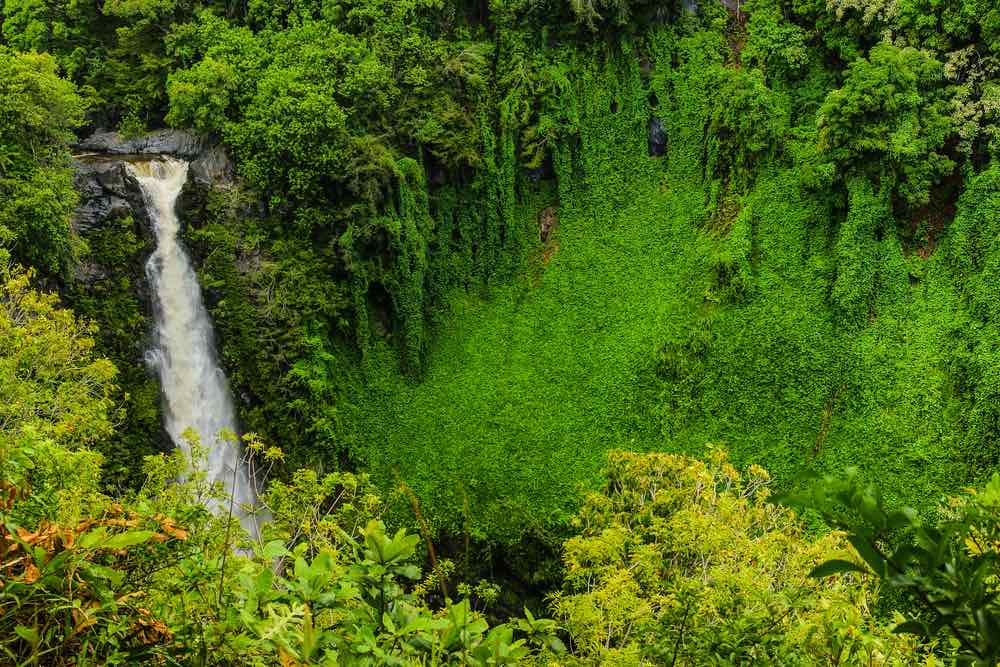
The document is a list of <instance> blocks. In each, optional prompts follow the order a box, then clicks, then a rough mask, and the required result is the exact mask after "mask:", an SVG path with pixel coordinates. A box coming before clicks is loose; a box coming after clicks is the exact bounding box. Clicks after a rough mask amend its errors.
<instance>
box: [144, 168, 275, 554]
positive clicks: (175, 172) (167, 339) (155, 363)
mask: <svg viewBox="0 0 1000 667" xmlns="http://www.w3.org/2000/svg"><path fill="white" fill-rule="evenodd" d="M128 169H129V172H130V173H131V174H132V176H133V177H134V178H135V180H136V181H137V182H138V183H139V186H140V187H141V188H142V194H143V197H144V198H145V200H146V208H147V210H148V211H149V216H150V219H151V221H152V223H153V228H154V232H155V234H156V250H155V251H154V252H153V254H152V255H151V256H150V258H149V261H148V262H147V263H146V276H147V277H148V278H149V282H150V285H151V286H152V288H153V293H154V295H155V298H154V302H155V305H154V318H155V324H156V328H155V332H154V341H153V348H152V349H151V350H150V351H149V352H148V353H147V361H148V362H149V364H150V366H151V367H152V368H153V369H154V370H155V371H156V373H157V374H158V375H159V377H160V386H161V387H162V391H163V397H164V403H165V405H164V425H165V427H166V430H167V432H168V433H169V434H170V438H171V440H173V443H174V445H175V446H177V447H180V448H181V449H182V450H184V451H185V452H186V453H190V446H189V444H188V441H187V439H185V438H184V437H183V433H184V432H185V431H186V430H187V429H189V428H190V429H194V431H195V432H197V434H198V435H199V436H200V438H201V442H202V444H203V445H204V446H205V448H206V449H207V457H206V458H205V459H204V460H203V461H195V462H194V465H196V466H200V467H203V468H204V470H205V472H206V473H207V475H208V479H209V480H210V481H213V482H221V483H222V484H223V485H224V487H225V489H226V491H227V493H228V494H229V496H230V499H229V501H228V502H226V503H224V504H223V505H222V506H221V507H219V506H213V507H211V509H212V510H213V511H216V512H220V513H228V512H229V511H232V512H233V515H234V516H238V517H239V519H240V523H242V525H243V527H244V528H246V529H247V531H249V532H250V534H251V535H254V536H256V534H257V521H256V519H255V518H254V517H253V516H250V515H249V514H248V513H247V512H245V511H244V510H243V509H242V508H243V507H245V506H254V505H256V495H255V491H254V487H253V486H252V485H251V484H250V475H249V471H248V470H247V467H246V464H245V463H244V461H243V459H242V457H241V447H240V444H239V443H238V442H237V443H233V442H229V441H228V440H226V439H223V438H220V437H219V434H220V433H221V432H222V431H223V430H228V431H231V432H233V433H237V432H238V431H237V424H236V413H235V410H234V408H233V399H232V395H231V394H230V392H229V383H228V382H227V381H226V375H225V373H224V372H223V371H222V369H221V368H219V365H218V363H217V361H216V355H215V342H214V335H213V332H212V322H211V320H210V319H209V317H208V312H207V311H206V310H205V304H204V303H203V302H202V298H201V288H200V286H199V285H198V278H197V276H196V275H195V272H194V269H193V268H192V266H191V261H190V259H189V258H188V256H187V253H186V252H185V251H184V248H183V246H182V245H181V244H180V242H179V240H178V238H177V235H178V232H179V231H180V223H179V221H178V219H177V213H176V210H175V204H176V202H177V197H178V196H179V195H180V193H181V189H182V188H183V187H184V183H185V181H186V180H187V171H188V163H187V162H184V161H181V160H175V159H172V158H159V159H155V160H148V161H145V162H133V163H130V164H129V165H128Z"/></svg>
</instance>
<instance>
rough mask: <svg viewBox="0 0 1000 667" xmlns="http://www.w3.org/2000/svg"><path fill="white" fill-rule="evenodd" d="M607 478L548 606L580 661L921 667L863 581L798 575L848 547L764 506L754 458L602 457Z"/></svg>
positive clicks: (715, 453) (569, 547)
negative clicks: (876, 609) (878, 614)
mask: <svg viewBox="0 0 1000 667" xmlns="http://www.w3.org/2000/svg"><path fill="white" fill-rule="evenodd" d="M605 474H606V475H607V486H606V487H605V489H604V490H603V492H600V493H598V492H592V493H590V494H588V495H587V496H586V498H585V499H584V501H583V506H582V508H581V510H580V512H579V514H578V515H577V516H576V518H575V519H574V521H573V523H574V526H575V527H576V528H577V529H579V530H580V534H579V535H578V536H577V537H574V538H571V539H570V540H568V541H567V542H566V543H565V545H564V548H563V561H564V563H565V567H566V577H565V583H564V588H563V591H561V592H559V593H556V594H554V595H553V596H552V597H551V600H550V602H551V605H552V609H553V612H554V615H555V617H556V619H557V620H558V621H559V622H560V623H561V624H562V625H563V626H564V627H565V628H566V630H567V632H568V633H569V635H570V637H571V640H572V641H571V644H570V648H571V650H572V652H573V654H574V655H575V656H576V657H577V658H578V659H579V660H580V661H581V662H585V663H589V662H600V663H601V664H609V665H612V664H613V665H636V664H639V663H640V662H644V663H648V664H677V665H706V664H762V665H763V664H781V665H791V664H795V665H831V664H842V665H848V664H850V665H855V664H856V665H904V664H914V665H915V664H922V663H921V662H920V658H919V655H918V653H917V651H916V650H915V644H914V642H913V641H912V640H910V639H905V638H902V637H900V636H898V635H893V634H892V633H891V632H890V631H889V629H888V628H886V627H884V626H883V625H882V624H881V621H880V620H878V619H876V618H875V617H874V616H873V614H872V611H871V604H872V602H873V600H874V599H875V592H874V591H873V590H872V589H871V588H870V587H869V586H868V585H866V584H865V583H862V582H860V581H859V579H858V578H856V577H855V576H831V577H826V578H823V579H813V578H810V577H809V573H810V571H811V570H812V569H813V568H814V567H815V566H816V565H818V564H819V563H820V562H822V561H824V560H826V559H828V558H832V557H835V558H852V556H851V551H850V548H849V546H848V545H847V543H846V541H845V540H844V539H843V538H842V536H840V535H839V534H836V533H830V534H827V535H825V536H822V537H818V538H817V537H811V536H809V535H807V534H806V533H805V532H804V530H803V526H802V523H801V521H800V520H799V519H798V517H796V515H795V514H794V512H793V511H791V510H789V509H786V508H782V507H780V506H777V505H774V504H772V503H771V502H770V501H769V496H770V492H769V484H770V477H769V476H768V474H767V472H766V471H765V470H763V469H762V468H760V467H759V466H751V467H750V468H749V469H747V470H746V471H745V472H740V471H738V470H737V469H736V468H735V467H733V466H732V465H731V464H730V463H729V461H728V459H727V457H726V454H725V452H723V451H722V450H720V449H712V450H710V454H709V457H708V460H707V461H700V460H697V459H693V458H690V457H686V456H675V455H671V454H636V453H631V452H623V451H612V452H610V453H609V454H608V467H607V470H606V471H605Z"/></svg>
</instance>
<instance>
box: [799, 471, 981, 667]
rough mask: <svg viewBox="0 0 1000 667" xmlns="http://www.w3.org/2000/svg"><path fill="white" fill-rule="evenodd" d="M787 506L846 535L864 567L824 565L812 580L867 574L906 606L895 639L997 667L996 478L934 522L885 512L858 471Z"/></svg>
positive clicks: (906, 511) (904, 511)
mask: <svg viewBox="0 0 1000 667" xmlns="http://www.w3.org/2000/svg"><path fill="white" fill-rule="evenodd" d="M788 501H789V502H790V503H792V504H795V505H799V506H804V507H808V508H810V509H813V510H816V511H818V512H820V514H821V515H822V516H823V518H824V519H825V520H826V522H827V523H828V524H829V525H831V526H833V527H835V528H838V529H840V530H844V531H846V533H847V539H848V540H849V541H850V542H851V544H852V545H853V546H854V548H855V550H856V551H857V553H858V555H860V556H861V558H862V559H863V561H864V564H859V563H857V562H853V561H850V562H848V561H844V560H838V559H833V560H829V561H827V562H825V563H823V564H822V565H820V566H818V567H817V568H816V570H814V571H813V575H814V576H817V577H829V576H831V575H834V574H837V573H844V572H853V573H858V572H860V573H864V574H867V575H870V576H872V577H874V578H876V579H878V580H879V581H880V582H881V583H882V584H883V585H884V586H885V587H886V588H888V589H889V590H890V591H896V592H898V593H901V594H902V595H903V596H905V598H907V599H908V600H909V601H910V602H912V604H913V606H912V607H911V608H909V609H907V612H906V620H905V622H902V623H899V624H898V625H897V626H896V628H895V630H894V631H895V632H896V633H905V634H911V635H916V636H917V637H920V638H921V639H924V640H934V639H936V638H941V637H944V638H950V640H951V642H952V648H953V649H954V658H955V660H956V663H955V664H958V665H976V666H977V667H986V666H990V667H992V666H993V665H996V664H997V662H998V661H1000V589H998V586H997V581H998V578H997V575H998V574H1000V557H998V556H1000V554H998V552H997V544H1000V474H997V473H994V474H993V476H992V478H991V479H990V481H989V482H988V483H987V484H986V486H985V487H984V488H983V489H981V490H979V491H972V492H969V493H967V494H965V495H962V496H959V497H957V498H952V499H951V500H950V501H949V502H948V503H947V504H946V505H945V506H944V507H942V508H941V510H940V517H941V518H940V519H939V520H938V521H936V522H929V521H925V520H923V519H921V518H920V516H919V515H918V513H917V512H916V511H915V510H914V509H912V508H910V507H902V508H899V509H892V508H890V507H887V505H886V503H885V500H884V499H883V497H882V494H881V492H880V490H879V489H878V488H877V487H876V486H875V485H873V484H871V483H867V482H865V481H864V480H863V479H862V478H861V476H860V475H859V474H858V472H857V470H849V471H848V472H847V475H846V476H845V477H843V478H836V477H826V478H824V479H823V480H822V481H820V482H819V483H817V484H816V485H815V486H814V487H813V488H812V489H810V490H809V491H807V492H805V493H803V494H800V495H797V496H793V497H790V498H789V499H788Z"/></svg>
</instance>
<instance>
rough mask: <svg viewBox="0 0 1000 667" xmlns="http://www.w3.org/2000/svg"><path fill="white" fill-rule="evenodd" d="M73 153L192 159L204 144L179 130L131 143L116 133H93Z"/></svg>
mask: <svg viewBox="0 0 1000 667" xmlns="http://www.w3.org/2000/svg"><path fill="white" fill-rule="evenodd" d="M74 149H75V150H76V151H77V152H85V153H101V154H104V155H161V154H167V155H173V156H175V157H179V158H184V159H188V160H191V159H195V158H197V157H199V156H200V155H201V154H202V153H203V152H205V150H206V146H205V142H204V141H203V140H202V139H200V138H199V137H196V136H195V135H193V134H191V133H190V132H184V131H183V130H159V131H157V132H152V133H150V134H145V135H143V136H141V137H136V138H134V139H126V138H124V137H122V136H121V135H120V134H118V133H117V132H100V131H99V132H95V133H94V134H92V135H90V136H89V137H87V138H86V139H84V140H83V141H81V142H80V143H78V144H76V146H74Z"/></svg>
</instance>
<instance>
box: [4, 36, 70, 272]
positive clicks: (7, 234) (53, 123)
mask: <svg viewBox="0 0 1000 667" xmlns="http://www.w3.org/2000/svg"><path fill="white" fill-rule="evenodd" d="M56 70H57V67H56V61H55V60H54V59H53V58H52V57H51V56H48V55H44V54H18V53H14V52H12V51H10V50H9V49H6V48H4V47H2V46H0V247H8V248H10V249H12V251H13V255H14V256H15V257H16V258H17V259H19V260H22V261H24V262H26V263H29V264H31V265H34V266H35V267H37V268H40V269H44V270H46V271H48V272H52V273H57V272H60V271H65V270H66V269H67V268H68V267H69V264H70V263H71V262H72V260H73V257H74V239H73V236H72V234H71V232H70V228H69V218H70V215H72V212H73V209H74V207H75V206H76V201H77V199H76V191H75V190H74V189H73V184H72V181H71V178H70V171H69V169H68V166H69V165H68V163H69V151H68V150H67V148H66V142H67V141H69V140H70V139H71V138H72V137H73V130H74V129H75V128H76V127H78V126H79V125H80V124H81V123H82V122H83V114H84V111H85V109H86V105H85V103H84V102H83V100H82V99H81V98H80V96H79V95H78V94H77V91H76V87H75V86H74V85H73V84H72V83H70V82H69V81H66V80H65V79H62V78H60V77H59V75H58V74H57V72H56Z"/></svg>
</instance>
